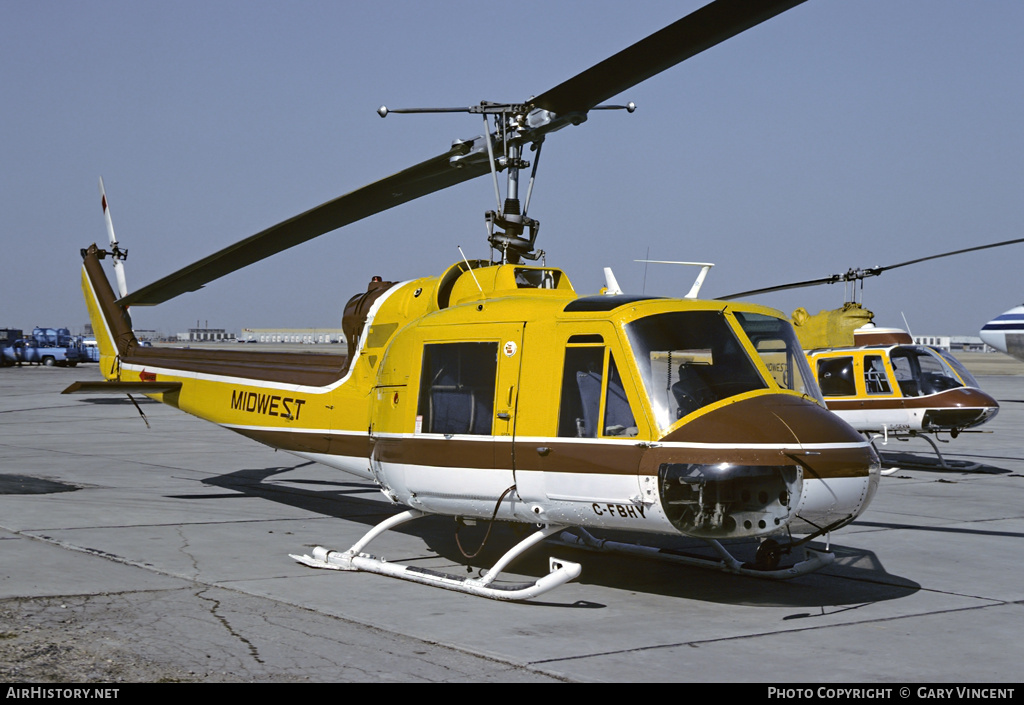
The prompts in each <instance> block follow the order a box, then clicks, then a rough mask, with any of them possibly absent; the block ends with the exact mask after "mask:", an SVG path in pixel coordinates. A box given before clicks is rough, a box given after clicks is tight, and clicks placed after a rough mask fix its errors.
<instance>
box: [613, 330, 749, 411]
mask: <svg viewBox="0 0 1024 705" xmlns="http://www.w3.org/2000/svg"><path fill="white" fill-rule="evenodd" d="M626 334H627V336H628V337H629V343H630V345H631V346H632V348H633V354H634V355H635V357H636V363H637V367H639V368H640V374H641V376H642V377H643V381H644V388H645V390H646V392H647V397H648V399H649V400H650V404H651V409H652V411H653V412H654V417H655V421H656V423H657V424H658V427H659V428H660V429H662V430H665V429H667V428H669V427H670V426H671V425H672V424H674V423H675V422H676V421H677V420H679V419H681V418H682V417H684V416H686V415H687V414H690V413H692V412H694V411H696V410H697V409H699V408H701V407H703V406H706V405H708V404H711V403H713V402H716V401H719V400H720V399H725V398H727V397H731V396H734V395H736V394H741V393H743V392H749V391H752V390H755V389H766V388H767V387H768V384H767V383H766V382H765V380H764V379H763V378H762V377H761V375H760V374H759V373H758V371H757V368H756V367H755V366H754V363H753V362H751V360H750V358H749V357H748V356H747V354H746V352H745V351H744V349H743V346H742V345H740V342H739V340H737V339H736V335H735V334H734V333H733V330H732V328H730V327H729V324H728V323H727V322H726V320H725V316H723V315H722V314H721V313H720V312H718V311H678V312H674V313H663V314H658V315H654V316H648V317H647V318H641V319H639V320H637V321H633V322H632V323H629V324H627V325H626Z"/></svg>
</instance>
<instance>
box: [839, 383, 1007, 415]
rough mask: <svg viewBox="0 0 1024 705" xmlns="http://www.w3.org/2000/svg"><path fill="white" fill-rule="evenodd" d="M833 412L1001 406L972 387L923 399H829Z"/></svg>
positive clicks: (952, 390) (939, 393)
mask: <svg viewBox="0 0 1024 705" xmlns="http://www.w3.org/2000/svg"><path fill="white" fill-rule="evenodd" d="M827 403H828V408H829V409H832V410H833V411H859V410H862V409H869V410H870V409H892V408H894V407H896V408H904V409H933V408H940V409H942V408H945V409H955V408H965V409H973V408H995V407H998V406H999V404H998V403H997V402H996V400H995V399H993V398H992V397H991V396H989V395H988V394H986V393H985V392H983V391H981V390H979V389H974V388H971V387H957V388H956V389H947V390H945V391H942V392H938V393H936V394H929V395H927V396H923V397H881V398H872V397H858V398H857V399H827Z"/></svg>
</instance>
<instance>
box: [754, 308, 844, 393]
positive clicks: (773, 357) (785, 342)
mask: <svg viewBox="0 0 1024 705" xmlns="http://www.w3.org/2000/svg"><path fill="white" fill-rule="evenodd" d="M736 320H737V321H739V322H740V327H741V328H743V332H744V333H746V334H747V337H749V338H750V341H751V342H752V343H753V344H754V347H755V348H757V352H758V354H759V355H760V356H761V360H762V361H764V364H765V367H767V368H768V371H769V372H770V373H771V375H772V377H773V378H774V379H775V382H776V384H778V385H779V386H780V387H782V388H783V389H792V390H793V391H794V392H799V393H800V394H806V395H807V396H809V397H811V398H812V399H814V400H815V401H817V402H818V403H819V404H821V405H822V406H824V405H825V399H824V397H822V395H821V390H820V389H819V388H818V383H817V382H815V381H814V375H813V374H811V368H810V366H809V365H808V363H807V356H806V355H804V351H803V349H802V348H801V347H800V341H798V340H797V337H796V333H795V332H794V331H793V326H792V325H791V324H790V323H789V322H788V321H784V320H782V319H781V318H775V317H774V316H765V315H763V314H760V313H748V312H743V311H740V312H738V313H736Z"/></svg>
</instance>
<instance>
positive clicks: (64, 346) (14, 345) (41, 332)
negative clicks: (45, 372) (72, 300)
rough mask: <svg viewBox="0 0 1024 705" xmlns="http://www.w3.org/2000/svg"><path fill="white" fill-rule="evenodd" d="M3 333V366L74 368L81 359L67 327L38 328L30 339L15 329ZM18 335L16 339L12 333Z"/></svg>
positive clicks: (7, 329) (1, 330)
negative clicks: (26, 365) (58, 366)
mask: <svg viewBox="0 0 1024 705" xmlns="http://www.w3.org/2000/svg"><path fill="white" fill-rule="evenodd" d="M0 332H2V333H3V336H2V338H3V341H2V345H3V348H2V355H3V364H4V365H24V364H26V363H27V364H30V365H46V366H47V367H50V366H53V365H60V366H62V367H74V366H75V365H77V364H78V363H79V362H80V361H81V360H82V354H81V350H80V348H79V347H78V345H77V344H76V343H75V340H74V338H73V337H72V335H71V332H70V331H69V330H68V329H67V328H36V329H35V330H33V331H32V335H31V336H26V335H22V334H21V331H20V330H18V329H15V328H6V329H0ZM13 333H17V334H19V335H18V337H14V336H13V335H12V334H13Z"/></svg>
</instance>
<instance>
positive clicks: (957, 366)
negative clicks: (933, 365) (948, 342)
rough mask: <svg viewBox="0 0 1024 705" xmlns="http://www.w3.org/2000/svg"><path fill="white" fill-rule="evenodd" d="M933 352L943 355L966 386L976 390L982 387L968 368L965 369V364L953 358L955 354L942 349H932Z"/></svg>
mask: <svg viewBox="0 0 1024 705" xmlns="http://www.w3.org/2000/svg"><path fill="white" fill-rule="evenodd" d="M932 350H933V351H934V352H937V353H938V354H939V355H942V359H943V360H945V361H946V363H947V364H949V366H950V367H952V368H953V370H954V371H955V372H956V373H957V375H959V376H960V380H961V381H962V382H963V383H964V386H967V387H975V388H978V387H980V386H981V385H979V384H978V380H976V379H974V375H972V374H971V373H970V372H968V371H967V368H966V367H964V363H962V362H960V361H959V360H957V359H956V358H955V357H953V353H951V352H948V351H946V350H942V349H941V348H932Z"/></svg>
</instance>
